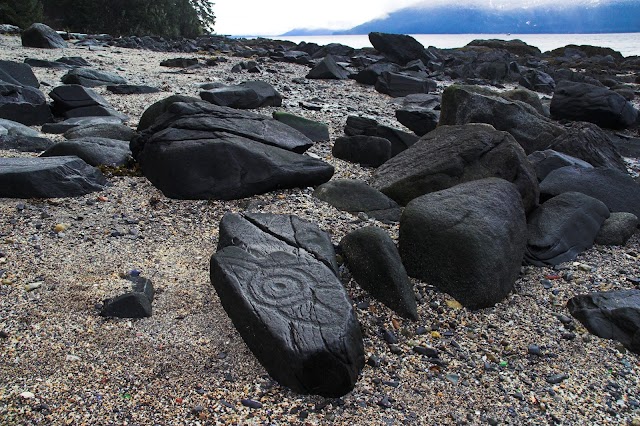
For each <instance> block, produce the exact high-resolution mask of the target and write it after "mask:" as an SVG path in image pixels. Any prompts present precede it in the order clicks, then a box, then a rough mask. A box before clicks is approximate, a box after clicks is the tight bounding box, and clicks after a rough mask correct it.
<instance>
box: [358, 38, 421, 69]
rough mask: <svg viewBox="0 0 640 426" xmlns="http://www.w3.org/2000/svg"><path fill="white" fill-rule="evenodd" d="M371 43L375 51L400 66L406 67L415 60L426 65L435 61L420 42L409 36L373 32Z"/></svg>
mask: <svg viewBox="0 0 640 426" xmlns="http://www.w3.org/2000/svg"><path fill="white" fill-rule="evenodd" d="M369 41H370V42H371V45H372V46H373V48H374V49H376V50H377V51H378V52H380V53H382V54H383V55H384V56H385V57H386V58H387V59H389V61H391V62H394V63H396V64H399V65H406V64H407V63H409V62H411V61H413V60H415V59H420V60H422V62H424V63H425V64H426V63H427V62H429V60H431V59H433V58H432V57H431V55H429V52H427V50H426V49H425V48H424V46H423V45H422V44H421V43H420V42H419V41H417V40H416V39H415V38H413V37H411V36H408V35H404V34H389V33H380V32H372V33H369Z"/></svg>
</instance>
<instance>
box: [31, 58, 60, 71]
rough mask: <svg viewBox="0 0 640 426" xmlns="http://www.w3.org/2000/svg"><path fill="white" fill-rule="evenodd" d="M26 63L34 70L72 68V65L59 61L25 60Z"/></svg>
mask: <svg viewBox="0 0 640 426" xmlns="http://www.w3.org/2000/svg"><path fill="white" fill-rule="evenodd" d="M24 63H25V64H27V65H29V66H30V67H34V68H57V69H69V68H72V66H71V65H68V64H65V63H62V62H58V61H47V60H45V59H35V58H27V59H25V60H24Z"/></svg>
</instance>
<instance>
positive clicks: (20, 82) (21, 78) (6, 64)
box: [0, 61, 40, 89]
mask: <svg viewBox="0 0 640 426" xmlns="http://www.w3.org/2000/svg"><path fill="white" fill-rule="evenodd" d="M0 81H4V82H5V83H8V84H14V85H16V86H29V87H33V88H36V89H37V88H38V87H40V82H39V81H38V79H37V78H36V76H35V74H33V71H31V67H30V66H29V65H27V64H21V63H20V62H13V61H0Z"/></svg>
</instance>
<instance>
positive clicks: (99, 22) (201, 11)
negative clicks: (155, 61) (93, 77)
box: [0, 0, 215, 38]
mask: <svg viewBox="0 0 640 426" xmlns="http://www.w3.org/2000/svg"><path fill="white" fill-rule="evenodd" d="M34 22H43V23H46V24H47V25H49V26H51V27H52V28H55V29H57V30H67V31H70V32H80V33H88V34H100V33H105V34H111V35H114V36H121V35H138V36H143V35H157V36H163V37H179V36H182V37H189V38H193V37H197V36H199V35H202V34H204V33H210V32H211V31H213V25H214V24H215V15H214V13H213V4H212V3H211V2H210V1H209V0H0V24H12V25H17V26H19V27H20V28H23V29H24V28H27V27H28V26H29V25H31V24H33V23H34Z"/></svg>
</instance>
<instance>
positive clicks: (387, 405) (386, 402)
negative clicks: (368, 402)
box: [376, 395, 391, 408]
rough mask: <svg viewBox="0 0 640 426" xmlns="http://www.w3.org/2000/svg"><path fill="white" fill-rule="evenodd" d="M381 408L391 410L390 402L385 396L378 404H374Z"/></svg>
mask: <svg viewBox="0 0 640 426" xmlns="http://www.w3.org/2000/svg"><path fill="white" fill-rule="evenodd" d="M376 404H378V405H379V406H380V407H382V408H391V402H390V401H389V397H388V396H387V395H385V396H383V397H382V398H381V399H380V400H379V401H378V402H376Z"/></svg>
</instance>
